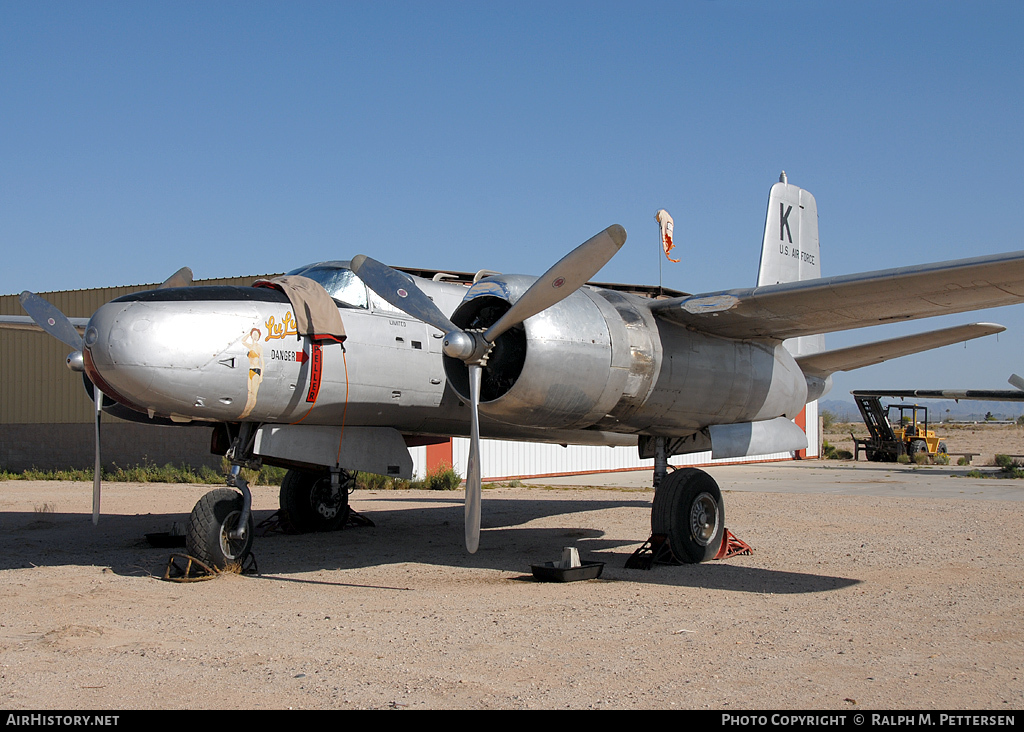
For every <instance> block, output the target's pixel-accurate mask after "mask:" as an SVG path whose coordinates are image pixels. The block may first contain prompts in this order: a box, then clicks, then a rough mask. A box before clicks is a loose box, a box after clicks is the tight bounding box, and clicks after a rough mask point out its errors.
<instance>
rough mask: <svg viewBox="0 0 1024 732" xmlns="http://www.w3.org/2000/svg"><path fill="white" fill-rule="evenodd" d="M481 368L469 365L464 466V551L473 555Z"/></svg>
mask: <svg viewBox="0 0 1024 732" xmlns="http://www.w3.org/2000/svg"><path fill="white" fill-rule="evenodd" d="M482 373H483V367H482V366H481V365H480V364H477V363H471V364H469V401H470V407H471V409H472V412H471V413H470V420H471V422H470V433H469V437H470V442H469V463H468V464H467V465H466V517H465V522H466V549H467V550H469V553H470V554H475V553H476V550H477V547H479V546H480V497H481V489H480V377H481V375H482Z"/></svg>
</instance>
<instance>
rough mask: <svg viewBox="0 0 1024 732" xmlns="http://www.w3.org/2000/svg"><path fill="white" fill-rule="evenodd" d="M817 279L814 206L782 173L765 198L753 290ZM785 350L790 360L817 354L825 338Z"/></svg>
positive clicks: (795, 341)
mask: <svg viewBox="0 0 1024 732" xmlns="http://www.w3.org/2000/svg"><path fill="white" fill-rule="evenodd" d="M819 277H821V256H820V252H819V248H818V204H817V203H816V202H815V200H814V196H812V195H811V194H810V193H808V192H807V191H805V190H804V189H803V188H798V187H797V186H794V185H790V184H789V182H788V181H787V179H786V172H785V171H783V172H782V175H780V176H779V182H778V183H776V184H775V185H773V186H772V189H771V192H770V193H769V194H768V214H767V216H766V217H765V223H764V239H763V241H762V244H761V264H760V266H759V267H758V271H757V286H758V287H763V286H765V285H777V284H780V283H782V282H799V281H800V280H813V279H818V278H819ZM785 346H786V349H787V350H789V352H790V353H792V354H793V355H794V356H804V355H808V354H811V353H818V352H820V351H823V350H825V336H824V335H812V336H803V337H800V338H791V339H789V340H787V341H786V342H785Z"/></svg>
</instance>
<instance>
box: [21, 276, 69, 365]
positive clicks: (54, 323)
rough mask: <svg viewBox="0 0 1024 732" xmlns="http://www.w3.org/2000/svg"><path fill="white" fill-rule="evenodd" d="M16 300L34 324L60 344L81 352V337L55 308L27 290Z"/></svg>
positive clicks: (66, 318)
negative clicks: (19, 301)
mask: <svg viewBox="0 0 1024 732" xmlns="http://www.w3.org/2000/svg"><path fill="white" fill-rule="evenodd" d="M18 299H19V300H21V307H22V308H23V309H24V310H25V312H26V313H28V315H29V317H30V318H32V320H34V321H35V322H36V325H38V326H39V327H40V328H42V329H43V330H45V331H46V332H47V333H49V334H50V335H52V336H53V337H54V338H56V339H57V340H58V341H60V342H61V343H66V344H68V345H69V346H71V347H72V348H74V349H75V350H76V351H81V350H82V343H83V341H82V336H80V335H78V331H77V330H76V329H75V326H73V325H72V324H71V321H70V320H68V317H67V316H66V315H65V314H64V313H62V312H61V311H60V310H59V309H57V307H56V306H54V305H52V304H50V303H49V302H48V301H47V300H44V299H43V298H41V297H40V296H39V295H37V294H35V293H34V292H29V291H28V290H25V291H24V292H23V293H21V295H20V296H19V297H18Z"/></svg>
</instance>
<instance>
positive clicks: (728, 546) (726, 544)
mask: <svg viewBox="0 0 1024 732" xmlns="http://www.w3.org/2000/svg"><path fill="white" fill-rule="evenodd" d="M753 553H754V549H753V547H751V546H750V544H748V543H747V542H745V541H743V540H742V539H737V538H736V536H735V535H734V534H733V533H732V532H731V531H729V529H726V530H725V536H723V537H722V548H721V549H719V550H718V554H716V555H715V559H728V558H729V557H738V556H740V555H743V554H753Z"/></svg>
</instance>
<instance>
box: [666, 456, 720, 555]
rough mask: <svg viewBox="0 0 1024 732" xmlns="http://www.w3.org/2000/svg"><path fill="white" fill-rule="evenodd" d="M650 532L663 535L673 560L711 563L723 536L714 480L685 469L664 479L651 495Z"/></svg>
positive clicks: (718, 498)
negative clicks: (652, 501)
mask: <svg viewBox="0 0 1024 732" xmlns="http://www.w3.org/2000/svg"><path fill="white" fill-rule="evenodd" d="M651 532H652V533H654V534H666V535H667V536H668V539H669V546H671V548H672V553H673V554H674V555H675V557H676V559H678V560H680V561H683V562H689V563H696V562H706V561H708V560H710V559H714V557H715V555H716V554H718V550H719V548H720V547H721V546H722V537H723V536H724V535H725V504H724V503H723V501H722V492H721V491H720V490H719V488H718V484H717V483H716V482H715V479H714V478H712V477H711V476H710V475H708V474H707V473H705V472H704V471H703V470H697V469H695V468H684V469H682V470H676V471H675V472H673V473H670V474H669V475H666V476H665V478H664V479H663V480H662V482H661V485H660V486H659V487H658V490H657V491H656V492H655V494H654V506H653V508H652V509H651Z"/></svg>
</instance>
